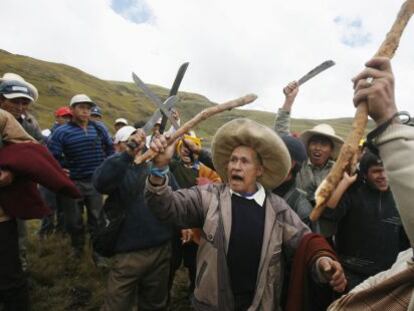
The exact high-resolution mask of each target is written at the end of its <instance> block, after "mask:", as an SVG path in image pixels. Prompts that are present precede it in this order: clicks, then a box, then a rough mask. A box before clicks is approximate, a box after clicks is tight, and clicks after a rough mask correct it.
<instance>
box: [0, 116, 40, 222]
mask: <svg viewBox="0 0 414 311" xmlns="http://www.w3.org/2000/svg"><path fill="white" fill-rule="evenodd" d="M0 133H1V139H0V148H1V146H3V144H4V143H22V142H36V141H35V140H34V138H33V137H31V136H30V135H29V134H27V133H26V131H25V130H24V129H23V128H22V126H21V125H20V124H19V122H17V120H16V119H15V118H14V116H13V115H11V114H10V113H8V112H7V111H5V110H3V109H0ZM7 220H10V217H9V216H7V215H6V214H5V213H4V211H3V209H2V208H1V207H0V222H3V221H7Z"/></svg>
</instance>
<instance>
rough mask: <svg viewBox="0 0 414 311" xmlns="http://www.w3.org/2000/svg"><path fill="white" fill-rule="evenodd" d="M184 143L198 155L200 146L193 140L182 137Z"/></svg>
mask: <svg viewBox="0 0 414 311" xmlns="http://www.w3.org/2000/svg"><path fill="white" fill-rule="evenodd" d="M183 141H184V145H185V146H186V147H187V148H188V149H189V150H190V151H191V152H192V153H194V154H196V155H199V154H200V150H201V147H200V146H199V145H197V144H196V143H195V142H193V141H192V140H191V139H185V138H184V139H183Z"/></svg>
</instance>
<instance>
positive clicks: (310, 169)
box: [296, 159, 335, 202]
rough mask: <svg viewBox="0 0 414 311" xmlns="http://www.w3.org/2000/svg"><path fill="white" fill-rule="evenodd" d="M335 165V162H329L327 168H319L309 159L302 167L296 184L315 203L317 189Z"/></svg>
mask: <svg viewBox="0 0 414 311" xmlns="http://www.w3.org/2000/svg"><path fill="white" fill-rule="evenodd" d="M334 164H335V162H334V161H332V160H328V161H327V162H326V164H325V166H323V167H319V166H315V165H313V164H312V163H311V161H310V160H309V159H308V161H307V162H306V163H304V164H303V165H302V168H301V170H300V171H299V173H298V175H297V176H296V183H297V187H298V188H300V189H302V190H303V191H305V192H306V196H307V198H308V200H309V201H311V202H313V201H315V191H316V189H317V188H318V186H319V185H320V184H321V183H322V181H323V180H324V179H325V177H326V176H327V175H328V174H329V172H330V171H331V169H332V166H333V165H334Z"/></svg>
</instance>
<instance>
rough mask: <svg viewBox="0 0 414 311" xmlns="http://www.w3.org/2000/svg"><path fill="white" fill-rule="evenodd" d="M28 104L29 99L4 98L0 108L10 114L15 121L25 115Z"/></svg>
mask: <svg viewBox="0 0 414 311" xmlns="http://www.w3.org/2000/svg"><path fill="white" fill-rule="evenodd" d="M29 104H30V99H28V98H25V97H18V98H12V99H7V98H4V99H3V101H2V102H1V103H0V108H2V109H4V110H6V111H7V112H10V113H11V114H12V115H13V116H14V117H15V118H16V119H19V118H20V117H21V116H22V114H24V113H25V111H26V110H27V108H28V106H29Z"/></svg>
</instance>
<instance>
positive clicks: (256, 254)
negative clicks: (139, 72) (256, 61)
mask: <svg viewBox="0 0 414 311" xmlns="http://www.w3.org/2000/svg"><path fill="white" fill-rule="evenodd" d="M166 146H167V141H166V138H165V137H164V136H159V137H157V138H156V139H154V140H153V142H152V143H151V148H152V149H153V150H154V151H156V152H161V153H160V154H159V155H158V156H157V157H156V158H154V160H153V166H152V169H151V175H150V177H149V179H148V181H147V185H146V193H145V196H146V200H147V202H148V204H147V205H148V206H150V208H151V209H152V211H153V212H154V213H155V215H156V216H157V217H158V218H159V219H162V220H164V221H166V220H169V221H173V222H175V223H176V224H178V225H180V226H183V227H199V228H202V234H201V240H200V245H199V249H198V255H197V277H196V284H195V286H196V288H195V291H194V301H193V302H194V307H195V308H196V310H275V309H279V308H280V291H281V288H282V282H283V268H282V267H283V265H282V263H281V261H282V258H284V256H289V255H292V254H293V253H294V251H295V250H296V249H297V248H298V247H299V244H300V243H301V240H302V238H303V237H304V236H306V235H308V234H309V233H310V230H309V228H308V227H307V226H306V225H305V224H303V223H302V222H301V220H300V219H299V217H298V216H297V215H296V214H295V213H294V212H293V211H292V210H291V209H290V208H289V206H288V205H287V204H286V203H285V201H283V200H282V199H281V198H280V197H278V196H277V195H275V194H272V193H271V192H270V191H268V190H267V189H274V188H275V187H277V186H278V185H279V184H280V183H281V182H282V181H283V180H284V178H285V177H286V175H287V174H288V171H289V169H290V166H291V163H290V161H291V160H290V157H289V153H288V151H287V149H286V147H285V145H284V143H283V142H282V140H281V139H280V138H279V136H278V135H277V134H276V133H274V132H273V131H272V130H270V129H269V128H267V127H265V126H262V125H260V124H258V123H256V122H254V121H251V120H248V119H236V120H233V121H231V122H228V123H227V124H225V125H223V126H222V127H221V128H220V129H219V130H218V131H217V133H216V135H215V137H214V139H213V144H212V153H213V161H214V166H215V168H216V170H217V172H218V174H219V175H220V177H221V178H222V179H223V180H224V182H225V183H224V184H209V185H205V186H196V187H192V188H190V189H182V190H178V191H175V192H173V191H172V190H171V188H170V187H168V185H167V182H168V177H167V175H166V174H167V172H168V164H169V162H170V159H171V157H172V154H173V148H174V146H170V147H168V148H166ZM265 189H266V190H265ZM322 244H323V250H322V251H321V248H317V249H316V250H315V256H312V260H310V262H309V265H308V267H309V268H310V269H311V270H312V271H313V272H314V273H313V274H312V275H313V276H314V278H316V279H318V280H319V281H322V282H323V281H325V282H326V281H330V284H331V285H332V287H333V288H334V289H335V290H337V291H343V290H344V288H345V286H346V279H345V277H344V274H343V271H342V267H341V265H340V264H339V263H338V262H337V261H335V260H333V259H332V258H333V257H334V255H332V256H330V255H331V254H332V253H331V252H329V251H325V250H326V249H329V246H328V245H327V243H326V242H325V240H323V239H322V241H321V244H319V246H321V245H322ZM327 270H329V271H330V272H331V273H329V275H328V274H324V273H323V272H324V271H327Z"/></svg>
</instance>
